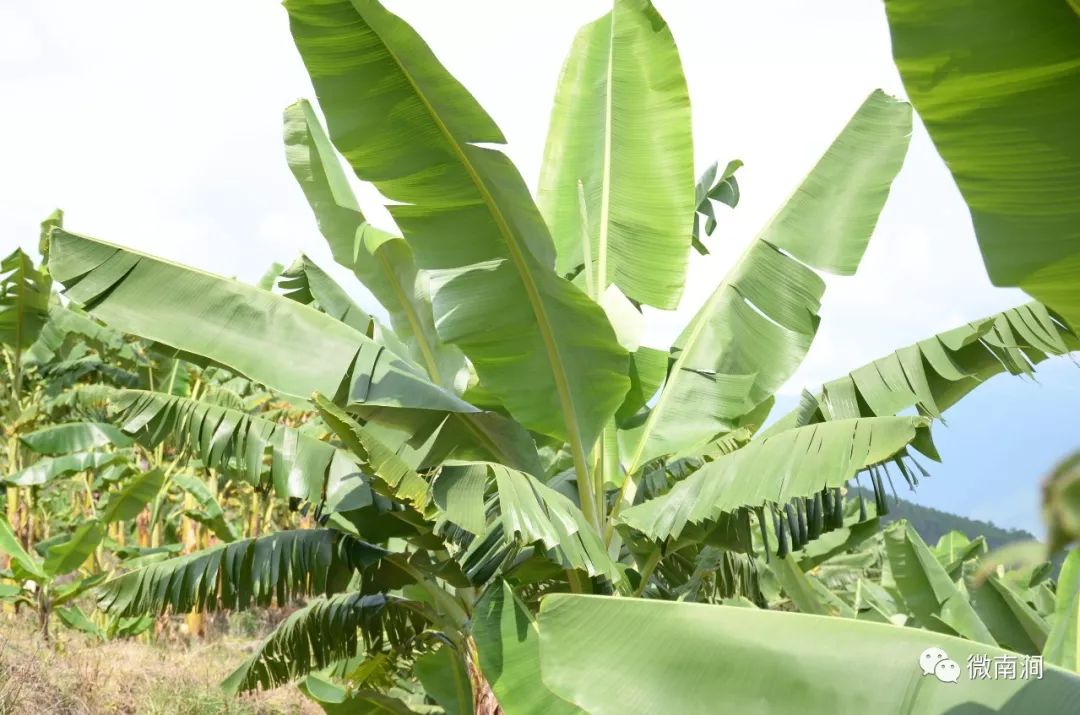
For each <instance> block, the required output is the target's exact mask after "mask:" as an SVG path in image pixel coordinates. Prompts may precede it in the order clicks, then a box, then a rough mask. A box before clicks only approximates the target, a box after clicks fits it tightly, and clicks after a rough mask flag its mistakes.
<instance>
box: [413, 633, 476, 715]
mask: <svg viewBox="0 0 1080 715" xmlns="http://www.w3.org/2000/svg"><path fill="white" fill-rule="evenodd" d="M413 668H414V672H415V673H416V678H417V680H419V681H420V684H421V685H423V686H424V692H425V693H427V695H428V696H429V697H430V698H431V699H432V700H434V701H435V702H436V703H438V704H439V705H440V706H441V707H442V709H443V710H444V711H445V713H446V715H472V713H473V689H472V683H471V682H470V680H469V672H468V669H467V668H466V667H465V660H464V658H463V655H462V653H460V652H459V651H457V650H456V649H454V648H453V647H451V646H449V645H444V646H443V647H441V648H439V649H438V650H435V651H428V652H427V653H425V654H424V655H423V656H421V657H419V658H417V659H416V664H415V666H413Z"/></svg>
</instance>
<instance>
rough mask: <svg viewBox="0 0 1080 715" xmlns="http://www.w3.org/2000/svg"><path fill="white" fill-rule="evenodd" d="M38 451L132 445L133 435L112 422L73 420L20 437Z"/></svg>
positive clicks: (61, 452)
mask: <svg viewBox="0 0 1080 715" xmlns="http://www.w3.org/2000/svg"><path fill="white" fill-rule="evenodd" d="M19 439H20V440H21V441H22V443H23V444H25V445H26V446H27V447H29V448H30V449H32V450H34V451H35V452H38V453H39V454H51V455H55V454H70V453H71V452H83V451H85V450H88V449H93V448H95V447H104V446H106V445H110V444H112V445H116V446H117V447H130V446H131V438H130V437H128V436H127V435H125V434H124V433H123V432H121V431H120V430H118V429H117V428H116V427H113V426H112V425H110V424H105V423H102V422H71V423H68V424H61V425H50V426H48V427H42V428H41V429H39V430H35V431H34V432H31V433H30V434H26V435H23V436H22V437H20V438H19Z"/></svg>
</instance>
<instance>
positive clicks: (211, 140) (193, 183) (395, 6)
mask: <svg viewBox="0 0 1080 715" xmlns="http://www.w3.org/2000/svg"><path fill="white" fill-rule="evenodd" d="M385 4H386V5H387V6H388V7H389V8H390V9H391V10H393V11H394V12H396V13H398V14H400V15H401V16H402V17H404V18H405V19H406V20H408V21H409V22H410V23H412V24H413V26H414V27H415V28H416V29H417V30H418V31H419V32H420V34H421V35H422V36H424V37H425V38H426V39H427V41H428V43H429V44H430V45H431V46H432V48H433V50H434V51H435V53H436V55H437V56H438V57H439V58H440V59H441V60H442V62H443V63H444V64H445V65H446V67H447V68H448V69H449V70H450V71H451V72H452V73H453V74H454V75H455V76H457V77H458V79H460V80H461V81H462V82H463V83H464V84H465V86H466V87H467V88H468V89H469V90H470V91H472V93H473V94H474V95H475V96H476V98H477V99H478V100H479V101H480V103H481V104H482V105H483V106H484V107H486V108H487V110H488V111H489V113H490V114H491V115H492V117H494V119H495V120H496V122H497V123H498V124H499V125H500V127H501V128H502V129H503V132H504V134H505V135H506V137H507V140H508V145H507V147H506V148H505V150H506V152H507V154H508V155H509V156H510V157H511V159H513V160H514V162H515V163H516V164H517V166H518V167H519V169H520V170H521V172H522V174H523V176H524V177H525V179H526V182H527V183H528V184H529V185H530V186H534V187H535V184H536V179H537V177H538V176H539V170H540V160H541V157H542V153H543V146H544V139H545V135H546V132H547V124H548V118H549V114H550V107H551V100H552V97H553V94H554V88H555V83H556V80H557V78H558V74H559V69H560V67H561V65H562V62H563V59H564V57H565V54H566V52H567V50H568V49H569V46H570V42H571V40H572V39H573V36H574V33H575V32H576V30H577V28H578V27H579V26H580V25H582V24H584V23H586V22H588V21H591V20H592V19H595V18H596V17H598V16H599V15H601V14H603V13H604V12H605V11H606V9H607V8H608V6H609V4H608V3H606V2H604V1H603V0H546V1H545V2H528V3H526V2H506V1H505V0H455V2H446V1H445V0H392V1H388V2H386V3H385ZM655 4H656V6H657V8H658V9H659V10H660V12H661V14H663V15H664V17H665V18H666V19H667V21H668V23H669V24H670V26H671V28H672V32H673V33H674V36H675V39H676V42H677V43H678V45H679V49H680V52H681V54H682V60H683V67H684V70H685V73H686V76H687V82H688V85H689V88H690V96H691V100H692V105H693V121H694V134H695V137H694V140H695V145H694V149H695V158H696V163H697V167H696V168H697V171H698V172H700V171H702V170H703V169H705V168H706V167H707V166H708V165H709V164H711V163H712V162H714V161H720V162H722V163H724V162H727V161H728V160H729V159H734V158H738V159H741V160H742V161H743V162H745V166H744V167H743V168H742V169H740V171H739V174H738V177H739V182H740V186H741V188H742V202H741V203H740V205H739V207H738V208H737V209H736V210H735V211H730V212H728V211H721V212H720V216H719V218H720V223H719V227H718V229H717V231H716V233H715V234H714V235H713V237H712V238H711V239H709V240H707V241H706V243H707V245H708V246H709V248H710V249H711V251H712V255H710V256H708V257H700V256H695V257H694V259H693V263H692V266H691V271H690V278H689V283H688V287H687V291H686V294H685V296H684V298H683V301H682V304H681V305H680V308H679V309H678V310H677V311H674V312H667V313H665V312H661V311H650V312H649V316H648V317H649V321H650V323H649V325H650V327H649V330H648V332H647V334H646V339H645V343H646V344H649V345H653V346H657V347H666V346H667V345H668V344H670V342H671V341H672V340H673V339H674V337H675V336H676V335H677V334H678V333H679V331H680V330H681V328H682V326H683V325H684V324H685V323H686V321H687V320H688V319H689V317H690V316H691V315H692V314H693V312H694V311H695V310H696V308H697V307H698V306H699V305H700V304H701V303H702V302H703V301H704V300H705V298H706V297H707V296H708V294H709V293H710V292H711V291H712V290H713V288H714V287H715V285H716V283H717V282H718V281H719V279H720V278H721V277H722V276H723V275H724V273H725V272H726V270H727V268H728V267H730V266H731V264H732V263H733V261H734V260H735V259H736V257H737V256H738V255H739V254H740V253H741V252H742V250H743V249H744V248H745V246H746V245H747V242H748V241H750V240H752V239H753V237H754V235H755V233H756V232H757V230H758V229H760V228H761V227H762V226H763V225H764V223H765V222H766V221H767V220H768V218H769V217H770V216H771V215H772V214H773V212H774V211H775V210H776V209H777V208H778V207H779V205H780V204H781V203H782V202H783V201H784V200H785V199H786V197H787V196H788V195H789V194H790V193H791V192H792V191H793V190H794V189H795V187H796V186H797V185H798V183H799V181H800V180H801V179H802V177H803V176H804V175H805V174H806V172H807V171H809V170H810V168H811V167H812V166H813V164H814V162H815V161H816V159H817V158H818V157H819V156H820V155H821V153H822V152H823V151H824V150H825V149H826V148H827V147H828V145H829V143H830V142H831V140H832V139H833V138H834V137H835V136H836V134H837V133H838V132H839V131H840V130H841V128H842V127H843V126H844V124H845V123H846V122H847V120H848V119H849V118H850V116H851V114H852V113H853V112H854V111H855V110H856V109H857V108H858V106H859V104H860V103H861V102H862V100H863V99H864V98H865V97H866V95H868V94H869V93H870V92H871V91H872V90H874V89H875V88H879V87H880V88H882V89H884V90H885V91H887V92H889V93H890V94H894V95H897V96H901V97H902V96H904V92H903V86H902V84H901V82H900V78H899V76H898V74H897V72H896V69H895V67H894V65H893V64H892V60H891V56H890V50H889V47H890V46H889V35H888V27H887V24H886V21H885V13H884V9H883V6H882V5H881V4H880V3H878V2H874V1H873V0H832V1H831V2H828V3H810V2H806V1H805V0H756V1H755V2H753V3H736V2H709V3H706V2H701V1H699V2H691V1H690V0H655ZM0 90H2V95H0V96H3V100H2V102H3V104H2V111H0V136H3V137H4V149H3V153H2V159H0V253H2V254H6V253H8V252H9V251H10V250H11V249H12V248H14V246H15V245H22V246H23V247H24V248H26V249H27V250H32V249H34V247H35V246H36V243H37V231H38V228H37V227H38V223H39V222H40V221H41V219H42V218H44V217H45V216H46V215H47V214H48V213H49V212H50V211H52V210H53V209H54V208H56V207H61V208H63V209H64V210H65V213H66V223H65V225H66V227H67V228H68V229H70V230H73V231H76V232H78V233H83V234H86V235H90V236H94V237H96V238H100V239H103V240H106V241H110V242H113V243H118V244H122V245H125V246H128V247H131V248H134V249H136V250H140V251H143V252H147V253H152V254H155V255H159V256H162V257H165V258H168V259H170V260H174V261H178V262H181V263H185V264H188V265H191V266H195V267H198V268H201V269H203V270H208V271H211V272H214V273H218V274H222V275H228V276H235V277H237V278H240V279H241V280H246V281H251V282H254V281H255V280H257V279H258V277H259V276H260V275H261V274H262V273H263V272H264V271H265V270H266V268H267V267H268V266H269V265H270V264H271V263H272V262H274V261H279V262H282V263H289V262H291V261H292V260H293V259H294V258H295V257H296V256H297V255H298V254H299V253H300V252H301V251H302V252H305V253H307V254H308V256H310V257H311V258H312V259H313V260H315V261H316V262H317V263H319V264H320V265H322V266H323V267H324V268H327V269H328V270H330V271H331V272H332V273H333V274H334V275H335V276H337V277H338V278H339V280H341V282H342V283H343V284H344V285H346V286H347V287H349V285H350V276H349V275H348V273H347V272H345V271H344V270H343V269H338V267H336V266H334V265H333V264H332V261H331V259H330V254H329V251H328V249H327V248H326V246H325V243H324V242H323V240H322V237H321V236H320V235H319V233H318V231H317V229H316V226H315V222H314V220H313V218H312V216H311V213H310V211H309V210H308V207H307V205H306V203H305V201H304V198H303V195H302V194H301V193H300V191H299V189H298V188H297V187H296V185H295V184H294V182H293V179H292V176H291V174H290V173H289V170H288V168H287V166H286V165H285V160H284V151H283V148H282V143H281V111H282V109H283V108H284V107H285V106H286V105H288V104H289V103H291V102H292V101H294V100H295V99H297V98H298V97H313V94H314V93H313V91H312V89H311V85H310V82H309V81H308V79H307V76H306V74H305V72H304V69H303V66H302V64H301V62H300V59H299V57H298V55H297V54H296V51H295V49H294V47H293V45H292V41H291V39H290V37H289V32H288V22H287V18H286V14H285V11H284V10H283V9H282V8H281V7H280V5H279V4H278V3H276V2H270V1H269V0H261V1H260V0H229V1H228V2H221V1H220V0H189V1H188V2H184V3H168V4H161V3H147V2H145V1H139V0H116V1H114V2H109V3H85V2H76V1H75V0H42V1H41V2H35V3H4V4H3V5H2V6H0ZM357 190H358V194H359V196H360V200H361V204H362V206H363V208H364V211H365V213H366V214H367V215H368V217H369V219H371V220H372V221H373V222H375V223H376V224H378V225H381V226H382V227H384V228H392V222H391V221H390V219H389V216H388V214H387V213H386V212H385V210H383V209H382V207H381V197H380V196H379V195H378V193H377V192H376V191H375V190H374V189H373V188H371V187H368V186H361V185H358V187H357ZM827 280H828V285H829V288H828V292H827V293H826V296H825V299H824V302H823V307H822V316H823V321H822V325H821V330H820V332H819V333H818V336H817V339H816V341H815V343H814V345H813V347H812V349H811V351H810V354H809V355H808V357H807V360H806V362H805V363H804V365H803V366H802V368H801V369H800V370H799V372H798V373H797V374H796V375H795V376H794V377H793V378H792V380H791V381H790V382H789V383H788V385H786V386H785V388H784V389H783V391H782V395H781V402H782V403H791V402H793V401H794V400H795V399H796V398H797V395H798V393H799V391H800V390H801V389H802V388H803V387H804V386H805V387H811V388H813V387H815V386H817V385H819V384H820V383H821V382H823V381H825V380H829V379H831V378H834V377H837V376H839V375H841V374H843V373H845V372H847V371H849V370H851V369H853V368H855V367H858V366H859V365H862V364H864V363H866V362H868V361H869V360H872V359H874V358H876V357H880V356H882V355H885V354H887V353H889V352H891V351H892V350H894V349H896V348H897V347H900V346H903V345H907V344H910V343H912V342H914V341H916V340H920V339H922V338H924V337H927V336H929V335H931V334H933V333H936V332H940V331H942V330H945V329H948V328H951V327H955V326H957V325H960V324H962V323H964V322H967V321H969V320H973V319H976V318H979V317H981V316H983V315H986V314H989V313H993V312H996V311H999V310H1002V309H1004V308H1008V307H1011V306H1013V305H1016V304H1018V303H1021V302H1024V301H1025V300H1027V298H1026V297H1025V296H1024V294H1023V293H1021V292H1020V291H1018V290H1015V289H1000V288H995V287H993V286H991V285H990V283H989V281H988V279H987V277H986V273H985V270H984V269H983V265H982V260H981V257H980V255H979V252H978V247H977V244H976V242H975V238H974V234H973V231H972V228H971V221H970V218H969V216H968V213H967V210H966V208H965V206H964V204H963V201H962V200H961V198H960V194H959V192H958V191H957V189H956V187H955V184H954V183H953V181H952V178H951V177H950V175H949V173H948V171H947V169H946V167H945V166H944V164H943V163H942V161H941V159H940V158H939V157H938V156H937V153H936V152H935V150H934V148H933V145H932V143H931V142H930V140H929V138H928V136H927V134H926V132H925V130H924V129H923V128H922V126H921V125H919V124H918V122H917V121H916V128H915V131H914V133H913V136H912V140H911V147H910V150H909V152H908V156H907V160H906V162H905V164H904V167H903V169H902V170H901V172H900V175H899V177H898V178H897V180H896V182H895V184H894V186H893V190H892V195H891V197H890V199H889V202H888V204H887V205H886V207H885V210H884V212H883V213H882V216H881V219H880V221H879V224H878V228H877V231H876V233H875V235H874V238H873V240H872V242H871V244H870V248H869V249H868V251H867V253H866V257H865V259H864V261H863V264H862V267H861V268H860V270H859V272H858V274H857V275H856V276H853V277H829V278H827ZM350 290H352V291H353V292H354V293H355V295H357V297H358V299H359V300H360V302H361V303H364V304H365V307H368V308H369V309H370V308H373V307H374V306H373V304H372V303H371V302H370V299H369V297H368V296H366V295H365V294H363V292H362V289H353V288H351V287H350ZM1038 380H1039V383H1038V384H1035V383H1032V382H1031V381H1024V380H1019V379H1017V378H1011V377H1008V376H1006V377H999V378H995V379H993V380H991V381H990V382H989V384H987V385H985V386H982V387H980V389H979V390H977V391H976V392H975V393H974V394H973V395H972V396H970V397H969V398H967V399H966V400H965V401H964V402H962V403H961V404H960V405H958V406H957V407H955V408H954V409H953V410H951V411H950V412H949V413H948V414H947V418H948V426H947V427H946V426H939V427H937V428H936V430H935V438H936V440H937V442H938V445H939V448H940V450H941V452H942V454H943V456H944V457H945V463H944V464H942V465H935V466H934V468H933V469H932V473H933V477H932V478H931V479H930V480H927V481H925V482H924V483H923V485H922V486H920V488H919V490H918V491H917V492H916V493H915V494H908V495H905V496H907V497H909V498H912V499H913V500H914V501H916V502H919V503H924V504H928V505H930V506H934V507H936V508H940V509H945V510H949V511H954V512H957V513H961V514H964V515H966V516H971V517H974V518H981V519H989V520H992V521H994V522H995V523H996V524H998V525H1002V526H1010V527H1020V528H1026V529H1029V530H1031V531H1033V532H1035V533H1037V534H1041V526H1040V522H1039V515H1038V484H1039V482H1040V480H1041V478H1042V477H1043V475H1045V474H1046V473H1047V471H1049V469H1050V468H1051V467H1052V466H1053V465H1054V463H1055V462H1056V460H1058V459H1059V458H1061V457H1063V456H1065V455H1066V454H1067V453H1068V452H1070V451H1071V450H1073V449H1076V448H1077V447H1080V435H1078V434H1077V432H1076V430H1075V428H1074V426H1072V425H1075V421H1074V420H1073V419H1072V414H1073V413H1072V411H1071V410H1069V409H1068V408H1069V407H1070V406H1072V405H1075V404H1076V400H1077V397H1080V371H1078V370H1077V368H1076V366H1074V365H1073V364H1072V363H1071V362H1070V361H1069V360H1067V359H1058V360H1055V361H1053V362H1052V363H1050V364H1048V367H1047V368H1046V369H1045V370H1041V371H1040V373H1039V376H1038Z"/></svg>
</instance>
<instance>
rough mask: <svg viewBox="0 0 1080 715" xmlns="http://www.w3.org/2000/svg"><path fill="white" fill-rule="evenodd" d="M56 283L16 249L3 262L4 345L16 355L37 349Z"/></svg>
mask: <svg viewBox="0 0 1080 715" xmlns="http://www.w3.org/2000/svg"><path fill="white" fill-rule="evenodd" d="M51 289H52V281H51V280H50V279H49V277H48V275H46V274H45V273H44V272H42V271H39V270H38V269H37V268H35V267H34V264H33V262H32V261H31V260H30V256H28V255H26V254H25V253H23V251H22V249H21V248H16V249H15V250H14V251H13V252H12V253H11V254H10V255H9V256H7V257H6V258H4V259H3V261H0V345H5V346H11V347H12V348H14V350H15V353H16V355H18V353H20V352H21V351H23V350H25V349H26V348H28V347H30V346H31V345H33V343H34V341H35V340H36V339H37V336H38V333H40V332H41V329H42V328H43V327H44V326H45V322H46V321H47V320H48V315H49V295H50V292H51Z"/></svg>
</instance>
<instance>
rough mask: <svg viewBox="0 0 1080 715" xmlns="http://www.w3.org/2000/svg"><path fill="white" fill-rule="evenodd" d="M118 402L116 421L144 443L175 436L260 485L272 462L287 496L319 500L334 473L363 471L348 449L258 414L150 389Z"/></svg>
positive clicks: (121, 395)
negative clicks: (337, 446) (150, 390)
mask: <svg viewBox="0 0 1080 715" xmlns="http://www.w3.org/2000/svg"><path fill="white" fill-rule="evenodd" d="M113 401H114V403H115V405H116V406H117V408H118V409H119V410H120V412H119V414H118V415H117V416H116V421H117V424H119V425H120V428H121V429H123V430H124V431H125V432H127V433H128V434H131V435H134V436H135V437H136V438H137V439H138V440H139V441H140V442H142V443H143V444H145V445H147V446H150V447H153V446H156V445H157V444H159V443H160V442H161V441H162V440H164V439H166V438H171V439H175V440H177V441H178V442H180V443H181V444H183V445H185V446H186V447H188V448H189V449H190V450H191V451H192V452H193V453H194V454H196V455H197V456H198V457H199V459H201V460H202V462H203V464H205V465H206V466H207V467H210V468H212V469H217V470H219V471H221V472H222V473H224V474H226V475H228V476H232V477H233V478H240V479H243V480H244V481H246V482H248V483H249V484H252V485H255V486H259V485H261V484H262V483H263V481H264V480H263V472H264V469H266V468H267V466H268V467H269V473H270V482H271V483H272V484H273V485H274V488H275V490H276V491H277V492H278V494H279V495H281V496H282V497H296V498H299V499H306V500H309V501H318V500H319V499H321V498H322V494H323V487H324V485H325V484H326V482H327V479H328V478H329V476H330V474H331V473H339V474H344V473H350V472H351V473H357V472H359V468H358V467H357V465H356V461H355V459H353V458H352V457H351V456H350V455H349V453H348V452H347V451H345V450H343V449H338V448H336V447H334V446H333V445H331V444H329V443H327V442H323V441H322V440H319V439H316V438H315V437H313V436H311V435H310V434H308V433H306V432H303V431H301V430H298V429H295V428H292V427H288V426H287V425H284V424H278V423H276V422H272V421H270V420H267V419H263V418H261V417H259V416H257V415H253V414H248V413H246V412H241V411H239V410H234V409H230V408H227V407H221V406H219V405H215V404H213V403H208V402H200V401H197V400H192V399H189V398H186V397H174V396H170V395H166V394H162V393H159V392H149V391H145V390H124V391H121V392H117V393H115V395H114V397H113ZM264 460H265V461H266V464H264Z"/></svg>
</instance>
